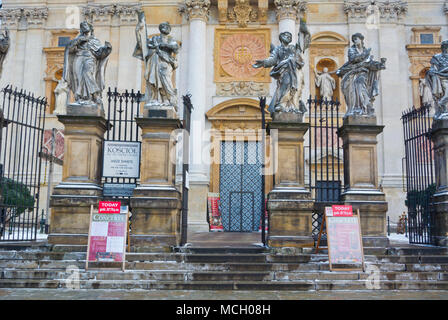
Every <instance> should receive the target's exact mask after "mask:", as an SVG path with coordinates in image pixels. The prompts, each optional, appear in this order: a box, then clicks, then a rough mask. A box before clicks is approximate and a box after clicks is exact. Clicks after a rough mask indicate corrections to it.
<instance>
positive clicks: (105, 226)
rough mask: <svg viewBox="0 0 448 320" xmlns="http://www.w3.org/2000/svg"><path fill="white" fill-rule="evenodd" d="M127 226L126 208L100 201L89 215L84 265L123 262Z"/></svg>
mask: <svg viewBox="0 0 448 320" xmlns="http://www.w3.org/2000/svg"><path fill="white" fill-rule="evenodd" d="M92 211H93V210H92ZM127 226H128V207H127V206H121V203H120V202H114V201H100V203H99V206H98V211H97V212H92V213H91V219H90V229H89V241H88V246H87V257H88V259H87V261H86V264H87V263H88V262H124V261H125V248H126V235H127ZM86 269H87V265H86Z"/></svg>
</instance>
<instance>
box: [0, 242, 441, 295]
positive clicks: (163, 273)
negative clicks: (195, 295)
mask: <svg viewBox="0 0 448 320" xmlns="http://www.w3.org/2000/svg"><path fill="white" fill-rule="evenodd" d="M50 249H53V251H50ZM85 250H86V248H85V246H62V247H58V248H56V247H55V248H50V247H48V246H45V245H44V246H40V247H35V248H29V247H20V246H18V247H17V246H16V247H14V246H12V247H11V246H5V245H3V246H0V288H54V289H57V288H66V287H67V279H69V280H70V281H71V282H70V283H72V285H74V286H77V285H79V288H80V289H150V290H152V289H157V290H162V289H167V290H294V291H302V290H303V291H319V290H352V291H356V290H368V289H369V287H368V284H369V283H370V284H372V283H373V284H374V286H375V287H374V288H375V289H381V290H448V249H447V248H438V247H423V246H414V247H410V246H409V247H390V248H365V251H364V252H365V260H366V269H367V271H369V270H371V269H372V268H373V267H372V266H374V267H376V268H377V269H375V268H373V269H374V270H376V271H378V272H376V273H371V272H370V273H369V272H363V271H329V264H328V255H327V254H326V253H321V254H314V253H313V252H314V249H311V248H309V249H303V250H302V253H300V254H298V255H278V254H277V255H276V254H272V253H270V252H269V251H268V250H267V249H265V248H262V247H228V248H210V247H209V248H177V249H176V250H175V252H173V253H130V254H127V255H126V270H125V271H124V272H123V271H121V270H93V269H92V268H93V267H105V266H110V264H101V263H97V264H96V265H94V264H89V270H88V271H85V269H84V268H85V258H86V254H85ZM120 266H121V264H117V265H116V266H115V267H117V268H118V267H120ZM74 268H79V282H76V281H74V280H76V277H74V274H73V273H72V270H73V269H74ZM373 278H376V279H378V280H379V281H377V282H372V281H371V280H372V279H373ZM370 289H372V287H370Z"/></svg>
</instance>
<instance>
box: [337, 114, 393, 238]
mask: <svg viewBox="0 0 448 320" xmlns="http://www.w3.org/2000/svg"><path fill="white" fill-rule="evenodd" d="M383 128H384V126H378V125H377V124H376V117H363V116H349V117H346V118H344V123H343V125H342V127H341V128H339V130H338V135H339V137H340V138H341V139H342V141H343V149H344V187H345V191H344V193H343V194H342V201H344V203H345V204H347V205H352V206H353V211H354V212H356V210H357V209H359V211H360V215H361V232H362V235H363V245H364V246H366V247H384V246H387V245H388V243H389V240H388V238H387V236H386V232H387V224H386V212H387V202H386V197H385V194H384V193H383V192H381V190H380V189H379V184H378V160H377V135H378V134H380V133H381V132H383Z"/></svg>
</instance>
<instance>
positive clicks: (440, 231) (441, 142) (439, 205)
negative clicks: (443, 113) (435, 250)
mask: <svg viewBox="0 0 448 320" xmlns="http://www.w3.org/2000/svg"><path fill="white" fill-rule="evenodd" d="M431 139H432V141H433V143H434V166H435V177H436V193H435V194H434V209H435V213H434V214H435V218H434V226H435V230H434V236H435V242H436V244H437V245H439V246H448V170H447V163H448V161H447V159H448V120H447V119H443V120H435V121H434V123H433V126H432V132H431Z"/></svg>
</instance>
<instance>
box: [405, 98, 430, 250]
mask: <svg viewBox="0 0 448 320" xmlns="http://www.w3.org/2000/svg"><path fill="white" fill-rule="evenodd" d="M430 109H431V106H430V105H423V106H422V107H421V108H418V109H416V108H415V107H413V108H412V109H409V110H407V111H405V112H403V115H402V117H401V120H402V122H403V131H404V145H405V163H406V206H407V208H408V233H409V242H410V243H415V244H434V240H435V239H434V233H433V232H434V207H433V195H434V193H435V189H436V186H435V181H434V156H433V143H432V141H431V126H432V118H431V116H430Z"/></svg>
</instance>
